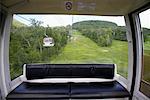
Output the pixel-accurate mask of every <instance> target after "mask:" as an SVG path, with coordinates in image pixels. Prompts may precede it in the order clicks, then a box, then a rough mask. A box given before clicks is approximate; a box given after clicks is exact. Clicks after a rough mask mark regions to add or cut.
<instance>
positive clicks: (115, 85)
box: [71, 81, 130, 99]
mask: <svg viewBox="0 0 150 100" xmlns="http://www.w3.org/2000/svg"><path fill="white" fill-rule="evenodd" d="M129 96H130V94H129V92H128V91H127V90H126V89H125V88H124V87H123V86H122V85H121V84H120V83H119V82H117V81H112V82H90V83H72V84H71V98H73V99H90V98H91V99H102V98H120V97H129Z"/></svg>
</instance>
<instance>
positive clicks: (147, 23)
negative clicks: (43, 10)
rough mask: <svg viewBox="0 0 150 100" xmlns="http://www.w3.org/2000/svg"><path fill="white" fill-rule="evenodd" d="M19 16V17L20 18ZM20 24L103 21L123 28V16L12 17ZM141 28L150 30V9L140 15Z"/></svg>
mask: <svg viewBox="0 0 150 100" xmlns="http://www.w3.org/2000/svg"><path fill="white" fill-rule="evenodd" d="M20 16H21V17H20ZM14 18H15V19H17V20H19V21H20V22H22V23H24V24H27V25H30V21H28V20H30V18H34V19H36V20H39V21H42V22H43V24H42V26H47V25H49V26H51V27H53V26H66V25H69V24H70V25H71V24H72V23H75V22H79V21H84V20H103V21H111V22H114V23H116V24H117V25H118V26H125V21H124V17H123V16H117V17H112V16H90V15H89V16H88V15H14ZM140 19H141V25H142V27H147V28H150V9H149V10H147V11H145V12H143V13H141V14H140Z"/></svg>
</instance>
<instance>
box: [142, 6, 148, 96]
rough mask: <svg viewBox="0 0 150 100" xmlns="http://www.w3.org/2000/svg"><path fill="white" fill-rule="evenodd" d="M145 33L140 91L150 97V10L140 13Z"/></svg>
mask: <svg viewBox="0 0 150 100" xmlns="http://www.w3.org/2000/svg"><path fill="white" fill-rule="evenodd" d="M140 21H141V27H142V29H141V30H142V33H143V68H142V77H141V85H140V91H141V92H143V93H144V94H145V95H147V96H148V97H150V9H148V10H146V11H144V12H142V13H140Z"/></svg>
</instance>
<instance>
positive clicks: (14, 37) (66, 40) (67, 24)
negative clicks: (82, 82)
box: [10, 14, 128, 79]
mask: <svg viewBox="0 0 150 100" xmlns="http://www.w3.org/2000/svg"><path fill="white" fill-rule="evenodd" d="M25 63H51V64H100V63H114V64H116V65H117V70H118V71H117V72H118V74H120V75H122V76H124V77H127V69H128V68H127V66H128V43H127V37H126V28H125V21H124V17H123V16H116V17H113V16H87V15H22V14H20V15H14V18H13V24H12V30H11V35H10V68H11V70H10V73H11V78H12V79H14V78H15V77H17V76H19V75H20V74H21V73H22V66H23V64H25Z"/></svg>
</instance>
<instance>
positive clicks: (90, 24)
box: [73, 20, 117, 30]
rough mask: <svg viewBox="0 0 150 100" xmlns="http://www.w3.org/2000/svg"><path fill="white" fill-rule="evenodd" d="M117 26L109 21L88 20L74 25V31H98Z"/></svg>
mask: <svg viewBox="0 0 150 100" xmlns="http://www.w3.org/2000/svg"><path fill="white" fill-rule="evenodd" d="M116 27H117V24H116V23H113V22H109V21H101V20H88V21H81V22H76V23H74V24H73V29H77V30H80V29H88V28H92V29H98V28H116Z"/></svg>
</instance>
